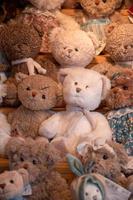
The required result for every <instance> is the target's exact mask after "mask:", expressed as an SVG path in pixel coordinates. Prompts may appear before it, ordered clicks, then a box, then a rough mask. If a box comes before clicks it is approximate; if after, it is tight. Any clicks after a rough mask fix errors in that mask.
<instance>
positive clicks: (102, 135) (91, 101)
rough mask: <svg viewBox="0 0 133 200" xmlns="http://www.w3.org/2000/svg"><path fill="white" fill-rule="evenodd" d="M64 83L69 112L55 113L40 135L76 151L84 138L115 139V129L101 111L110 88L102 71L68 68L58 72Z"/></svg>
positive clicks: (44, 125)
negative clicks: (98, 109)
mask: <svg viewBox="0 0 133 200" xmlns="http://www.w3.org/2000/svg"><path fill="white" fill-rule="evenodd" d="M59 78H60V81H61V82H62V84H63V94H64V99H65V102H66V104H67V107H66V111H64V112H59V113H56V114H54V115H53V116H52V117H50V118H49V119H47V120H45V121H44V122H43V123H42V124H41V126H40V129H39V134H40V135H41V136H45V137H47V138H48V139H53V140H52V143H54V144H55V145H57V147H58V148H60V147H61V150H62V151H63V148H64V149H65V151H66V152H75V150H76V147H77V145H78V144H79V143H82V142H83V141H84V140H85V141H86V140H87V141H89V142H90V143H91V142H92V143H93V142H95V143H97V145H101V143H105V142H106V140H110V139H111V138H112V132H111V129H110V127H109V124H108V122H107V120H106V119H105V117H104V116H103V115H102V114H100V113H98V112H90V111H93V110H95V109H96V108H98V106H99V104H100V102H101V100H102V99H104V98H105V97H106V94H107V92H108V90H109V89H110V81H109V79H107V78H106V77H105V76H103V75H100V74H99V73H97V72H95V71H93V70H88V69H84V68H71V69H70V68H67V69H61V70H60V72H59Z"/></svg>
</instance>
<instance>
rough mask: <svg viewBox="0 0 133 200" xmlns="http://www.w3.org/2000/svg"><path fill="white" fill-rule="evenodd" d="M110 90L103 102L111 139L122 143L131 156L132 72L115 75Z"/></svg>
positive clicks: (132, 117)
mask: <svg viewBox="0 0 133 200" xmlns="http://www.w3.org/2000/svg"><path fill="white" fill-rule="evenodd" d="M111 82H112V88H111V90H110V91H109V93H108V95H107V97H106V99H105V102H106V106H107V108H108V110H109V112H108V113H107V119H108V120H109V124H110V127H111V128H112V130H113V138H114V140H115V141H116V142H118V143H122V144H123V145H124V146H125V148H126V150H127V153H128V154H129V155H131V156H133V71H132V69H130V71H129V70H128V71H127V72H126V71H124V72H121V73H116V74H114V75H113V77H112V81H111Z"/></svg>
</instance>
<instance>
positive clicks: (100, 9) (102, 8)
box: [80, 0, 122, 18]
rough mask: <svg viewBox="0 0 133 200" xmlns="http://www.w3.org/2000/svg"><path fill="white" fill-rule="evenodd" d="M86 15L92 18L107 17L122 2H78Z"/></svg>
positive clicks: (84, 0) (86, 0)
mask: <svg viewBox="0 0 133 200" xmlns="http://www.w3.org/2000/svg"><path fill="white" fill-rule="evenodd" d="M80 3H81V6H82V7H83V8H84V9H85V11H86V12H87V14H88V15H89V16H91V17H94V18H100V17H107V16H109V15H111V14H112V13H113V12H114V11H115V9H117V8H119V7H120V6H121V3H122V0H93V1H92V0H80Z"/></svg>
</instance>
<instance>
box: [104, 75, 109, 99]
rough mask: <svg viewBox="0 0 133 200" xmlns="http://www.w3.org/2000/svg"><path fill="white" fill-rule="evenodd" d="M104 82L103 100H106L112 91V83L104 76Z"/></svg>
mask: <svg viewBox="0 0 133 200" xmlns="http://www.w3.org/2000/svg"><path fill="white" fill-rule="evenodd" d="M102 82H103V86H102V100H104V99H105V98H106V96H107V94H108V92H109V90H110V89H111V82H110V80H109V79H108V78H107V77H106V76H104V75H103V76H102Z"/></svg>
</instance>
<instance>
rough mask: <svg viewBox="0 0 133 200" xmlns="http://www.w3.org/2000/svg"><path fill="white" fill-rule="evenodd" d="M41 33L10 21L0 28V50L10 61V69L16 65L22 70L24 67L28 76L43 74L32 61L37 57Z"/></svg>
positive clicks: (44, 71) (28, 26)
mask: <svg viewBox="0 0 133 200" xmlns="http://www.w3.org/2000/svg"><path fill="white" fill-rule="evenodd" d="M41 34H42V33H41V32H40V30H37V28H35V27H33V25H27V24H24V23H19V21H17V20H16V21H11V22H10V23H8V24H7V25H5V26H4V27H2V28H1V40H0V44H1V49H2V51H3V52H4V53H5V55H6V57H7V59H8V60H9V61H10V63H11V65H12V67H13V66H14V65H17V66H18V67H20V68H22V69H23V67H24V66H25V65H26V66H27V67H28V71H29V74H30V75H33V74H35V72H34V71H35V70H34V69H36V70H37V71H38V73H40V74H45V73H46V70H45V69H44V68H42V67H41V66H40V65H39V64H38V63H37V62H35V61H34V60H33V59H34V58H35V57H36V56H37V55H38V53H39V50H40V47H41V41H42V38H41Z"/></svg>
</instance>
